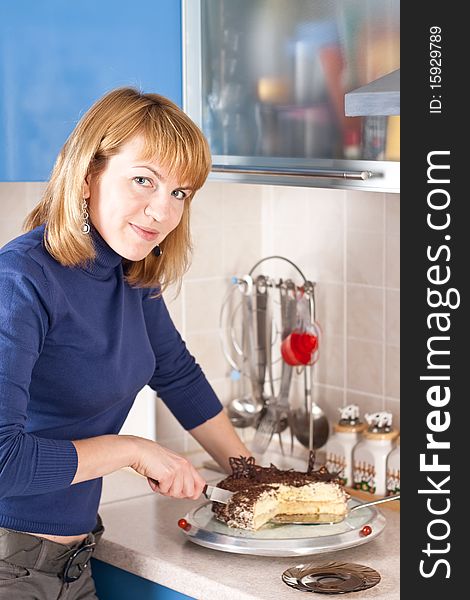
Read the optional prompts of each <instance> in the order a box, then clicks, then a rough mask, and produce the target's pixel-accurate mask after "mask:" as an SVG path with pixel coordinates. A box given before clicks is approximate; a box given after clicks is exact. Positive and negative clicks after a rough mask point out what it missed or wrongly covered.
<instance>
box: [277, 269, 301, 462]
mask: <svg viewBox="0 0 470 600" xmlns="http://www.w3.org/2000/svg"><path fill="white" fill-rule="evenodd" d="M279 293H280V298H281V327H282V332H281V341H282V340H284V339H285V338H286V337H287V336H288V335H289V334H290V333H291V332H292V330H293V329H294V327H295V321H296V314H297V311H296V306H297V301H296V296H295V294H296V287H295V284H294V282H293V281H292V280H291V279H287V280H286V281H283V282H281V283H280V285H279ZM292 371H293V368H292V366H291V365H288V364H287V363H286V362H285V361H284V360H282V365H281V386H280V389H279V396H278V400H277V407H278V411H277V413H278V414H277V424H276V429H275V431H276V433H277V434H278V435H279V446H280V447H281V453H282V454H283V455H284V446H283V443H282V435H281V434H282V431H283V430H284V429H285V425H288V426H289V430H290V452H291V454H292V453H293V451H294V431H293V429H292V416H291V408H290V404H289V391H290V386H291V380H292Z"/></svg>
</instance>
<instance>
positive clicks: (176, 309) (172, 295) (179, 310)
mask: <svg viewBox="0 0 470 600" xmlns="http://www.w3.org/2000/svg"><path fill="white" fill-rule="evenodd" d="M176 292H177V288H176V287H175V286H170V287H169V288H167V289H166V290H165V292H164V293H163V298H164V300H165V304H166V305H167V308H168V312H169V313H170V316H171V318H172V320H173V323H174V324H175V327H176V329H178V331H180V332H181V331H182V330H183V292H182V290H181V291H180V293H179V294H178V295H176Z"/></svg>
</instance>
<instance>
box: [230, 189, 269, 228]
mask: <svg viewBox="0 0 470 600" xmlns="http://www.w3.org/2000/svg"><path fill="white" fill-rule="evenodd" d="M263 191H264V187H263V186H261V185H250V184H246V183H245V184H237V183H228V184H224V186H223V193H222V196H221V201H222V203H223V219H224V223H227V224H230V225H235V224H237V225H240V224H248V223H251V224H253V223H256V224H258V225H259V224H260V220H261V199H262V195H263Z"/></svg>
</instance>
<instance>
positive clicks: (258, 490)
mask: <svg viewBox="0 0 470 600" xmlns="http://www.w3.org/2000/svg"><path fill="white" fill-rule="evenodd" d="M229 462H230V466H231V468H232V474H231V475H229V476H228V477H226V478H225V479H223V480H222V481H220V482H219V483H218V484H217V487H220V488H223V489H225V490H229V491H231V492H235V493H234V495H233V496H232V498H231V499H230V501H229V503H228V504H227V505H224V504H221V503H220V502H213V503H212V510H213V512H214V513H215V515H216V516H217V518H219V519H220V520H223V521H226V522H229V524H230V521H231V520H232V521H234V522H235V521H238V522H240V520H241V517H242V514H243V515H245V516H246V517H247V516H248V515H249V513H250V511H251V510H252V509H253V507H254V505H255V503H256V501H257V500H258V499H259V498H260V496H261V495H263V494H264V493H266V492H267V493H269V492H272V493H274V492H275V489H276V487H277V484H284V485H289V486H293V487H301V486H303V485H306V484H308V483H316V482H325V483H336V484H338V485H341V481H340V478H339V473H330V472H329V471H328V469H327V468H326V467H325V466H322V467H320V468H319V469H317V470H314V464H315V453H314V452H311V453H310V456H309V462H308V468H307V471H306V472H303V471H295V470H294V469H288V470H282V469H278V468H277V467H276V466H275V465H273V464H272V463H271V465H270V466H269V467H262V466H260V465H256V464H255V459H254V458H253V457H250V458H246V457H244V456H240V457H239V458H236V457H230V458H229ZM239 524H240V526H242V527H243V523H239Z"/></svg>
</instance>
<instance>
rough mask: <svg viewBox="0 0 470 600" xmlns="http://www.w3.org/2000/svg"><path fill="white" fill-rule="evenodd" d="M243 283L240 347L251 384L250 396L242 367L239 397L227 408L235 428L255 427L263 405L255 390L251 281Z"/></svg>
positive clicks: (246, 279)
mask: <svg viewBox="0 0 470 600" xmlns="http://www.w3.org/2000/svg"><path fill="white" fill-rule="evenodd" d="M244 279H245V282H244V287H243V289H242V291H243V297H242V312H243V322H244V326H243V329H242V346H243V359H244V361H246V362H248V369H249V371H250V381H251V384H252V394H251V395H250V394H247V393H246V392H245V384H244V381H245V380H244V378H245V371H246V367H245V366H244V367H243V368H242V370H241V374H240V377H241V396H240V397H237V398H234V399H233V400H231V401H230V402H229V404H228V406H227V412H228V416H229V418H230V420H231V422H232V424H233V425H234V426H235V427H240V428H244V427H250V426H251V425H256V422H257V420H258V418H259V416H260V413H261V411H262V410H263V408H264V403H263V400H262V398H261V397H260V395H259V394H258V393H257V388H256V381H255V379H256V373H255V366H254V361H253V356H254V347H255V343H254V332H253V305H252V298H251V293H252V285H253V283H252V279H251V277H250V276H248V275H247V276H246V277H245V278H244Z"/></svg>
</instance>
